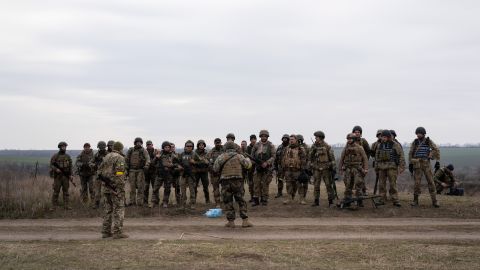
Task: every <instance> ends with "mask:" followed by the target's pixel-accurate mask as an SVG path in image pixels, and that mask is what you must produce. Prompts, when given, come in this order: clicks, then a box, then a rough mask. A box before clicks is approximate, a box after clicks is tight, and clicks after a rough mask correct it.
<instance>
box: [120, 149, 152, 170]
mask: <svg viewBox="0 0 480 270" xmlns="http://www.w3.org/2000/svg"><path fill="white" fill-rule="evenodd" d="M150 162H151V161H150V155H149V154H148V152H147V150H146V149H145V148H143V147H140V148H136V147H131V148H130V149H128V152H127V155H126V157H125V166H126V169H127V171H128V170H142V169H148V167H149V166H150Z"/></svg>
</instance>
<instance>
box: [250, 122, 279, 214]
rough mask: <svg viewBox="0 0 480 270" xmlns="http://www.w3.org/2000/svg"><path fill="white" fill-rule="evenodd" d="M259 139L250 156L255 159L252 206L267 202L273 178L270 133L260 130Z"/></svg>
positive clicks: (272, 154) (273, 150) (273, 158)
mask: <svg viewBox="0 0 480 270" xmlns="http://www.w3.org/2000/svg"><path fill="white" fill-rule="evenodd" d="M259 137H260V141H259V142H257V144H255V146H254V147H253V149H252V155H251V156H252V157H253V159H254V161H255V173H254V176H253V179H254V184H253V186H254V188H255V191H254V195H253V204H252V206H257V205H259V204H260V203H261V204H262V205H265V206H266V205H267V204H268V192H269V187H270V183H271V182H272V178H273V163H274V161H275V146H274V145H273V144H272V143H271V142H270V141H269V140H268V137H270V133H269V132H268V131H267V130H261V131H260V134H259Z"/></svg>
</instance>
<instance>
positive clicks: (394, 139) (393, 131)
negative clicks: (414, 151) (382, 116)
mask: <svg viewBox="0 0 480 270" xmlns="http://www.w3.org/2000/svg"><path fill="white" fill-rule="evenodd" d="M390 133H392V139H393V141H394V142H396V143H398V144H400V147H402V149H403V146H402V144H401V143H400V142H399V141H398V140H397V132H395V130H393V129H390Z"/></svg>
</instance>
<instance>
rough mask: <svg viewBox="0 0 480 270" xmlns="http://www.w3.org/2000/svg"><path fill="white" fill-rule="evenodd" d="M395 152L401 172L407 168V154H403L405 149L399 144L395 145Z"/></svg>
mask: <svg viewBox="0 0 480 270" xmlns="http://www.w3.org/2000/svg"><path fill="white" fill-rule="evenodd" d="M395 151H396V152H397V155H398V165H399V167H400V169H401V170H403V169H405V168H406V164H405V154H404V153H403V148H402V146H401V145H400V144H399V143H395Z"/></svg>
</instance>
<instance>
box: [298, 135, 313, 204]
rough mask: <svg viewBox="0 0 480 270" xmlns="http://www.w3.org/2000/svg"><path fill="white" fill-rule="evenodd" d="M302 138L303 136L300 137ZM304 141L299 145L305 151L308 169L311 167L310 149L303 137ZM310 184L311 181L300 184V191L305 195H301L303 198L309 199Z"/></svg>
mask: <svg viewBox="0 0 480 270" xmlns="http://www.w3.org/2000/svg"><path fill="white" fill-rule="evenodd" d="M300 136H301V135H300ZM301 138H302V140H301V143H299V144H298V145H299V146H300V147H302V148H303V149H305V156H306V159H307V160H306V162H307V165H306V168H307V169H308V168H309V167H310V165H309V164H310V147H309V146H308V145H307V144H305V143H304V142H303V136H301ZM307 177H308V178H311V177H310V176H309V175H307ZM309 182H310V179H309V181H306V182H304V181H300V182H298V185H299V190H302V192H303V194H299V195H300V196H301V197H303V198H306V197H307V192H308V184H309Z"/></svg>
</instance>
